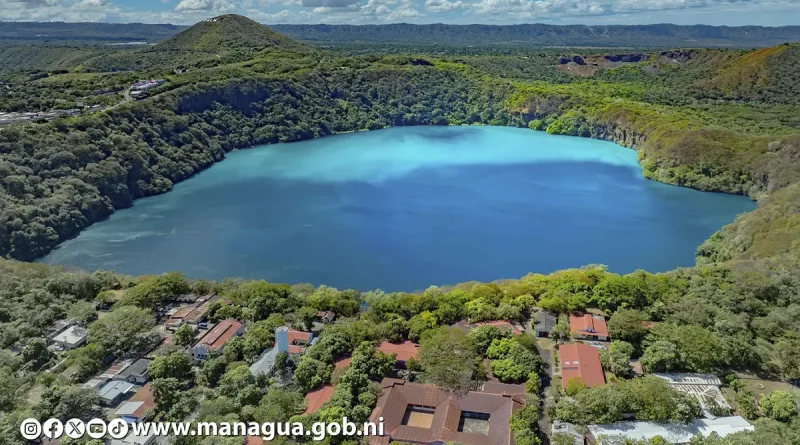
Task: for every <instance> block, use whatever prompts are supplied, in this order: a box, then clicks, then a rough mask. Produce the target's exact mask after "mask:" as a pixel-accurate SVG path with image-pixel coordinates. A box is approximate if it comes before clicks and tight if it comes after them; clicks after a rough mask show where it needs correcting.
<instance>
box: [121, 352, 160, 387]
mask: <svg viewBox="0 0 800 445" xmlns="http://www.w3.org/2000/svg"><path fill="white" fill-rule="evenodd" d="M151 362H152V360H150V359H148V358H140V359H138V360H136V361H135V362H133V363H131V364H130V365H129V366H128V367H126V368H125V369H123V370H122V371H121V372H119V373H118V374H117V375H116V376H114V377H113V378H114V379H115V380H124V381H126V382H128V383H135V384H137V385H144V384H145V383H147V380H148V379H149V378H150V374H149V373H148V371H147V367H148V366H149V365H150V363H151Z"/></svg>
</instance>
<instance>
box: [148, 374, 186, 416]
mask: <svg viewBox="0 0 800 445" xmlns="http://www.w3.org/2000/svg"><path fill="white" fill-rule="evenodd" d="M150 386H151V388H152V390H153V399H154V400H155V402H156V411H158V412H159V413H162V414H167V413H169V412H170V411H171V410H172V409H173V408H174V407H175V406H176V405H177V404H178V402H179V401H180V398H181V394H182V393H183V391H184V386H183V384H182V383H181V382H180V380H178V379H176V378H172V377H169V378H162V379H153V380H152V381H151V382H150Z"/></svg>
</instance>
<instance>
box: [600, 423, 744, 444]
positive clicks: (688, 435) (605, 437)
mask: <svg viewBox="0 0 800 445" xmlns="http://www.w3.org/2000/svg"><path fill="white" fill-rule="evenodd" d="M754 429H755V428H754V427H753V425H750V423H748V422H747V421H746V420H744V419H743V418H741V417H739V416H731V417H717V418H716V419H697V420H694V421H692V422H689V423H656V422H618V423H614V424H610V425H589V435H588V436H587V438H588V439H589V443H590V444H592V445H616V444H619V443H625V441H626V440H628V441H648V440H650V439H652V438H654V437H656V436H660V437H661V438H662V439H664V440H665V441H666V443H670V444H676V445H684V444H688V443H690V442H691V440H692V438H693V437H695V436H697V435H698V434H702V435H703V436H709V435H710V434H711V433H715V434H716V435H717V436H719V437H725V436H728V435H730V434H734V433H739V432H742V431H753V430H754Z"/></svg>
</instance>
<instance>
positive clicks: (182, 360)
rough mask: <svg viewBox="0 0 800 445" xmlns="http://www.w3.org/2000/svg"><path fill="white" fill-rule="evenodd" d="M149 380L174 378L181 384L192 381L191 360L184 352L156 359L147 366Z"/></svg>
mask: <svg viewBox="0 0 800 445" xmlns="http://www.w3.org/2000/svg"><path fill="white" fill-rule="evenodd" d="M147 372H148V374H150V378H151V379H167V378H174V379H176V380H178V381H181V382H186V381H190V380H191V379H192V376H193V373H192V358H191V357H190V356H189V354H186V353H185V352H181V351H176V352H173V353H172V354H170V355H167V356H163V357H156V358H155V360H153V361H152V362H150V364H149V365H147Z"/></svg>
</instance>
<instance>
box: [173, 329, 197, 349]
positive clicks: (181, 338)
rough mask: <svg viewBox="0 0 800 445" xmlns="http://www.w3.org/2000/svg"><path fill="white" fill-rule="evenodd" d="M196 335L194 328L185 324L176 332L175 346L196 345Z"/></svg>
mask: <svg viewBox="0 0 800 445" xmlns="http://www.w3.org/2000/svg"><path fill="white" fill-rule="evenodd" d="M194 335H195V333H194V328H193V327H192V326H191V325H190V324H188V323H184V324H182V325H181V327H179V328H178V330H177V331H175V344H177V345H179V346H184V347H185V346H189V345H191V344H192V343H194Z"/></svg>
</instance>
